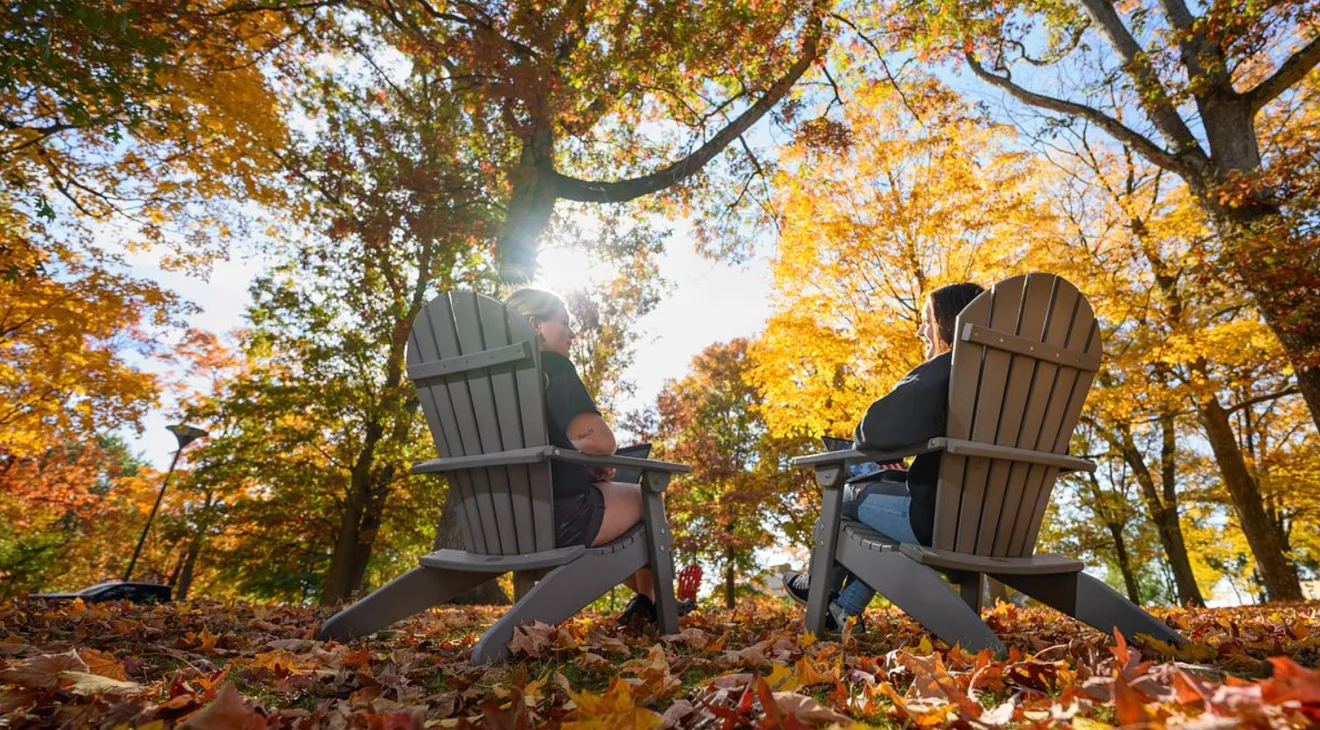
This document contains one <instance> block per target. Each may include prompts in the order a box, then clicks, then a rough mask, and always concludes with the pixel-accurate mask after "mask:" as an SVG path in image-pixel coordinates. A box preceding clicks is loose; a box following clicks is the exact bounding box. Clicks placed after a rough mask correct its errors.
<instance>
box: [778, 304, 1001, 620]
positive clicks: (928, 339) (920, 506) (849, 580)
mask: <svg viewBox="0 0 1320 730" xmlns="http://www.w3.org/2000/svg"><path fill="white" fill-rule="evenodd" d="M982 291H983V289H982V288H981V287H980V286H978V285H976V284H970V283H963V284H950V285H948V286H945V287H941V288H939V289H936V290H935V291H933V292H931V293H930V296H928V297H927V298H926V306H925V307H924V308H923V309H922V313H921V326H920V327H919V328H918V329H917V336H918V337H920V338H921V341H922V343H924V344H925V347H926V350H925V356H926V360H925V362H923V363H921V364H920V365H918V366H916V367H915V368H913V369H912V370H911V371H910V372H908V374H907V375H905V376H903V379H902V380H900V381H898V384H897V385H895V386H894V388H893V390H891V391H889V392H888V393H887V394H885V395H884V396H882V397H881V398H880V399H879V400H877V401H875V402H874V403H872V404H871V405H870V407H869V408H867V409H866V415H865V416H864V417H863V418H862V421H861V423H859V424H857V430H856V431H855V433H854V434H853V443H854V448H858V449H866V450H870V451H886V450H891V449H897V448H901V447H904V446H908V445H910V444H916V443H921V442H922V441H925V440H926V439H931V438H937V437H939V436H943V435H945V433H944V432H945V421H946V419H947V417H948V407H949V377H950V372H951V366H952V360H953V355H952V350H953V338H954V327H955V325H956V323H957V320H958V315H959V314H960V313H961V312H962V310H963V309H964V308H965V307H966V306H967V305H968V304H971V303H972V300H973V299H975V298H976V297H977V295H979V294H980V293H981V292H982ZM939 474H940V452H938V451H936V452H931V453H927V454H920V455H918V456H917V457H916V458H914V459H913V460H912V466H911V468H910V469H908V470H907V471H906V472H904V471H899V470H892V469H885V470H882V471H880V472H878V473H876V474H873V475H869V476H864V477H860V478H859V480H857V483H853V484H850V485H849V486H850V487H852V488H856V489H855V490H854V493H853V494H851V495H848V494H846V493H845V498H844V502H843V516H844V517H845V518H847V519H852V520H857V521H859V522H861V523H862V524H864V525H866V526H867V527H870V528H871V529H873V530H875V531H876V532H879V533H881V534H883V535H885V536H886V537H888V538H890V539H891V540H894V541H896V542H903V543H910V544H918V545H930V544H931V542H932V541H933V540H932V538H933V532H934V528H935V493H936V487H937V483H938V481H939ZM783 580H784V589H785V591H786V592H787V593H788V595H789V597H790V598H792V599H793V600H795V601H797V602H799V603H801V604H803V605H806V603H807V595H808V592H809V588H810V585H811V581H810V579H809V578H808V576H806V575H804V574H799V573H792V572H790V573H785V574H784V577H783ZM873 596H875V591H874V590H873V589H872V588H871V587H870V586H868V585H867V584H865V583H863V582H862V581H860V580H858V579H857V578H856V577H855V576H852V575H846V576H844V587H843V590H842V591H840V592H839V593H838V595H837V596H833V597H832V599H833V600H831V602H830V605H829V613H828V615H827V617H826V619H825V624H826V626H827V627H828V628H829V629H831V630H834V631H837V630H838V629H839V627H841V626H842V625H843V623H844V621H845V620H846V619H847V618H848V617H850V616H861V614H862V611H864V610H865V609H866V605H867V604H868V603H870V602H871V598H872V597H873Z"/></svg>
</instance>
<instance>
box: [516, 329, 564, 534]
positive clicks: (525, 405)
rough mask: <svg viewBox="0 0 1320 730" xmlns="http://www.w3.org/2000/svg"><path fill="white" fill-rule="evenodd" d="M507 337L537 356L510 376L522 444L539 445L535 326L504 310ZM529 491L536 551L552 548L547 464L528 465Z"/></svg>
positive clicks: (541, 411) (540, 396) (541, 415)
mask: <svg viewBox="0 0 1320 730" xmlns="http://www.w3.org/2000/svg"><path fill="white" fill-rule="evenodd" d="M505 322H506V323H507V324H508V328H509V329H508V332H509V337H510V339H512V340H514V341H523V342H529V343H531V345H532V346H533V347H532V351H533V355H534V357H535V358H536V366H535V367H521V368H518V369H517V370H515V371H514V374H513V379H514V383H515V384H517V386H518V387H517V393H518V398H517V400H518V410H519V412H520V413H521V414H522V418H521V420H520V423H521V428H522V438H523V445H524V446H539V445H542V444H548V443H550V436H549V432H548V431H547V430H546V429H547V426H546V422H545V383H544V381H543V380H542V376H541V360H540V352H539V351H538V350H537V349H536V345H537V342H538V340H537V336H536V330H534V329H532V325H531V323H529V322H528V321H527V318H526V317H523V316H522V315H520V314H518V313H517V312H507V314H506V316H505ZM527 480H528V481H527V486H528V495H529V498H530V503H531V510H532V533H533V535H532V544H534V545H535V546H536V550H537V551H541V550H551V549H553V548H554V547H555V531H554V508H555V504H554V491H553V489H552V487H551V485H550V464H549V463H544V464H532V465H530V466H528V467H527Z"/></svg>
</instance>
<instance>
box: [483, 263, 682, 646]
mask: <svg viewBox="0 0 1320 730" xmlns="http://www.w3.org/2000/svg"><path fill="white" fill-rule="evenodd" d="M506 305H507V306H508V308H509V311H511V312H516V313H517V314H520V315H522V316H524V317H526V318H527V321H528V322H530V323H531V325H532V328H533V329H535V330H536V332H537V340H538V342H539V344H540V348H541V371H542V373H543V374H544V376H545V411H546V424H547V426H548V428H549V432H550V434H549V435H550V443H551V444H553V445H554V446H558V447H561V448H565V449H575V450H577V451H581V452H582V453H584V454H596V455H606V454H613V453H614V452H615V449H616V448H617V444H616V442H615V439H614V431H613V430H612V429H611V428H610V426H609V424H607V423H606V422H605V419H603V418H601V415H600V410H599V409H598V408H596V404H595V402H593V401H592V399H591V395H590V394H589V393H588V392H587V389H586V387H585V386H584V385H583V384H582V379H581V378H580V377H578V373H577V368H575V367H574V366H573V362H572V361H571V360H570V359H569V353H570V348H571V346H572V344H573V337H574V334H573V328H572V324H571V322H570V320H569V316H568V308H567V307H565V306H564V302H563V300H561V299H560V298H559V297H557V296H555V295H554V294H551V293H549V292H544V291H539V290H536V289H520V290H518V291H516V292H514V293H513V295H512V296H510V297H509V299H508V301H507V302H506ZM613 477H614V470H613V469H611V468H607V467H586V466H582V465H580V464H570V463H566V462H562V461H556V462H553V463H552V464H551V467H550V481H551V486H552V488H553V489H554V497H555V544H556V545H557V546H559V547H564V546H566V545H587V546H596V545H604V544H606V543H608V542H610V541H611V540H614V539H615V538H618V537H619V536H620V535H622V534H624V533H625V532H627V531H628V530H629V529H631V528H632V527H633V525H636V524H637V523H638V522H640V521H641V520H642V488H641V485H638V484H627V483H621V482H615V481H612V479H613ZM624 584H625V585H627V586H628V587H629V588H631V589H633V590H634V591H636V593H637V595H636V596H635V597H634V598H633V599H632V602H631V603H629V604H628V607H627V608H626V609H625V610H624V612H623V614H622V615H621V616H620V617H619V622H620V623H629V622H630V621H631V620H632V619H633V618H634V617H640V618H642V619H644V620H646V621H650V622H654V621H655V620H656V607H655V589H654V586H653V584H652V581H651V571H650V570H649V569H645V568H643V569H642V570H639V571H637V572H636V573H634V574H633V575H632V576H630V577H629V578H628V579H627V580H626V581H624ZM684 608H685V607H684V606H680V608H679V611H680V613H685V612H686V611H684ZM686 608H689V609H690V606H688V607H686Z"/></svg>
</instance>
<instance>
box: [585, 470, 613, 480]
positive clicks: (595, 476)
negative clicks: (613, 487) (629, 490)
mask: <svg viewBox="0 0 1320 730" xmlns="http://www.w3.org/2000/svg"><path fill="white" fill-rule="evenodd" d="M587 474H589V475H590V476H591V481H593V482H612V481H614V467H612V466H589V467H587Z"/></svg>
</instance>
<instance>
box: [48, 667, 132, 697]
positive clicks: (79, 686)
mask: <svg viewBox="0 0 1320 730" xmlns="http://www.w3.org/2000/svg"><path fill="white" fill-rule="evenodd" d="M60 679H62V680H64V681H66V682H69V683H70V684H69V685H68V689H70V690H72V691H74V692H77V693H78V694H83V695H95V694H125V693H129V692H138V691H140V690H141V689H142V685H140V684H138V683H137V682H121V681H119V680H118V679H111V678H110V677H103V676H101V675H99V674H88V673H87V672H75V671H64V672H60Z"/></svg>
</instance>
